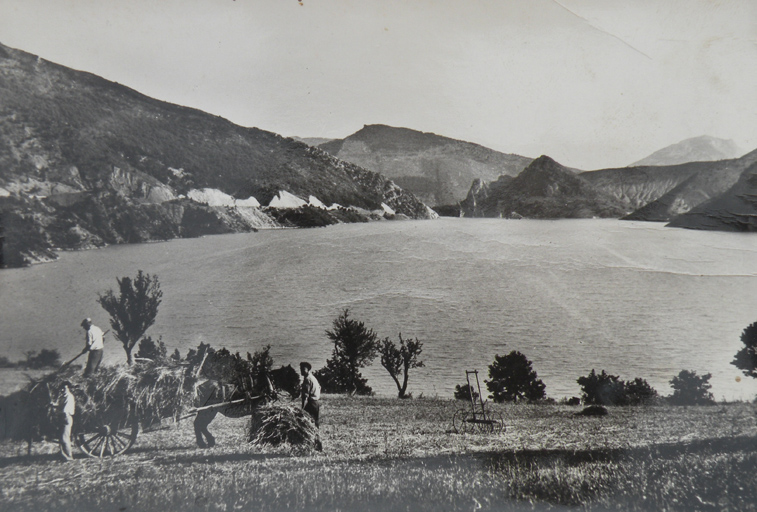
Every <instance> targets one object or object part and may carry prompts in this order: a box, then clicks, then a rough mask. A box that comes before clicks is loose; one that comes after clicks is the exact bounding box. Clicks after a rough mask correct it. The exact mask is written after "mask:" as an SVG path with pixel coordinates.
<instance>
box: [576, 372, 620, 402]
mask: <svg viewBox="0 0 757 512" xmlns="http://www.w3.org/2000/svg"><path fill="white" fill-rule="evenodd" d="M576 382H578V385H579V386H581V390H582V391H583V395H582V396H581V398H582V399H583V401H584V403H585V404H589V405H620V404H623V403H624V402H625V400H626V391H625V383H624V382H623V381H622V380H620V377H618V376H617V375H610V374H608V373H606V372H605V371H604V370H602V373H600V374H597V373H596V372H595V371H594V370H593V369H592V370H591V373H590V374H589V375H587V376H585V377H579V378H578V379H577V380H576Z"/></svg>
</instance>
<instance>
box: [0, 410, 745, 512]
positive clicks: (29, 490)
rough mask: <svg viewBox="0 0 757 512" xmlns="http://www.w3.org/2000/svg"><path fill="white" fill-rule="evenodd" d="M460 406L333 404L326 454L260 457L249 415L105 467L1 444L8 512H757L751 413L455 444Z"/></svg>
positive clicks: (529, 427) (515, 413) (325, 427)
mask: <svg viewBox="0 0 757 512" xmlns="http://www.w3.org/2000/svg"><path fill="white" fill-rule="evenodd" d="M462 405H464V404H463V403H461V402H455V401H452V400H437V399H416V400H396V399H382V398H373V397H361V398H357V397H355V398H348V397H334V396H326V397H325V398H324V401H323V406H322V414H323V416H322V425H321V434H322V441H323V446H324V450H323V452H312V453H311V452H304V453H303V452H300V451H298V450H292V449H289V448H275V449H274V448H263V449H261V448H257V447H254V446H251V445H249V444H248V443H247V442H246V433H245V430H246V427H247V424H248V421H249V419H247V418H241V419H228V418H221V417H219V418H218V419H217V420H216V421H215V422H213V424H211V431H213V432H214V433H215V434H216V436H217V440H218V444H217V445H216V446H215V447H214V448H210V449H200V448H197V447H196V446H195V443H194V435H193V432H192V423H191V420H185V421H183V422H181V423H179V424H178V426H174V427H171V428H170V429H167V430H161V431H155V432H147V433H140V435H139V437H138V439H137V443H136V444H135V445H134V446H133V447H132V448H131V450H130V451H128V452H127V453H125V454H124V455H121V456H119V457H116V458H112V459H104V460H99V459H89V458H84V457H83V456H78V457H77V459H76V460H75V461H73V462H68V463H65V462H60V461H59V460H58V456H57V444H53V443H36V444H35V445H34V447H33V453H32V455H31V456H27V455H26V446H25V445H24V444H16V443H6V444H2V445H0V510H114V511H115V510H118V511H126V510H160V511H173V510H182V511H184V510H256V511H257V510H291V509H295V510H297V509H299V510H303V509H304V510H344V511H352V510H361V511H368V510H386V511H389V510H392V511H394V510H435V511H437V510H521V509H523V510H564V509H568V508H570V509H574V508H578V509H584V510H682V511H683V510H686V511H689V510H739V511H741V510H757V425H756V421H755V406H754V405H753V404H746V403H742V404H728V405H716V406H707V407H670V406H654V407H617V408H610V414H609V415H608V416H604V417H584V416H576V415H575V413H576V412H577V411H579V410H580V408H578V407H570V406H563V405H540V406H529V405H517V406H514V405H501V406H499V405H494V406H493V408H494V409H495V410H497V411H500V412H501V413H502V414H503V416H504V418H505V424H506V430H505V431H504V432H503V433H500V434H456V433H454V432H453V430H452V416H453V414H454V412H455V410H456V409H458V408H459V407H461V406H462Z"/></svg>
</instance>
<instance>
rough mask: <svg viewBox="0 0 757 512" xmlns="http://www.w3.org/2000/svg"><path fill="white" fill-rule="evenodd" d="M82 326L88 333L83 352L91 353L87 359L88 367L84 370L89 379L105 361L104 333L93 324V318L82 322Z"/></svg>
mask: <svg viewBox="0 0 757 512" xmlns="http://www.w3.org/2000/svg"><path fill="white" fill-rule="evenodd" d="M81 326H82V327H83V328H84V330H85V331H86V332H87V335H86V340H85V342H86V346H85V347H84V350H83V351H82V352H89V357H88V358H87V367H86V368H85V369H84V376H85V377H87V376H89V375H92V374H93V373H95V371H96V370H97V368H98V367H99V366H100V361H102V359H103V347H104V346H103V331H102V329H100V328H99V327H97V326H96V325H94V324H92V319H91V318H85V319H84V320H82V323H81Z"/></svg>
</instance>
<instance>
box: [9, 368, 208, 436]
mask: <svg viewBox="0 0 757 512" xmlns="http://www.w3.org/2000/svg"><path fill="white" fill-rule="evenodd" d="M64 381H69V382H70V383H71V391H72V393H73V395H74V397H75V399H76V416H75V419H74V422H75V425H76V427H77V429H79V430H83V431H86V430H88V429H91V428H95V427H97V426H99V425H100V424H102V423H103V422H105V423H108V424H111V425H112V424H116V423H118V424H121V425H125V424H129V423H130V422H133V421H139V423H140V425H141V426H142V428H147V427H149V426H151V425H153V424H155V423H157V422H160V421H162V420H164V419H168V418H178V416H180V414H181V412H182V411H183V410H184V409H185V408H187V407H191V402H192V399H193V397H194V391H195V384H196V378H194V375H193V372H192V371H191V369H190V367H188V366H187V365H186V364H179V363H173V362H162V363H155V362H152V361H147V362H143V363H137V364H134V365H132V366H121V365H119V366H110V367H107V366H106V367H100V369H99V370H98V371H97V372H96V373H95V374H94V375H92V376H90V377H83V376H81V370H80V369H77V368H72V367H67V368H63V369H61V370H59V371H57V372H53V373H49V374H47V375H44V376H43V377H41V378H40V379H38V380H32V381H31V382H30V383H29V384H28V385H27V386H26V387H25V388H24V389H23V390H22V391H20V392H17V393H14V396H13V398H14V409H13V421H12V423H13V425H12V426H10V425H9V426H8V428H6V429H0V434H2V437H4V438H7V439H15V440H26V439H29V438H30V437H31V438H33V439H38V438H41V437H56V436H57V431H58V429H59V423H60V421H59V416H58V409H57V408H56V407H54V406H53V403H54V402H56V401H57V400H58V396H59V395H58V390H59V389H60V388H61V385H62V383H63V382H64ZM8 398H11V397H8Z"/></svg>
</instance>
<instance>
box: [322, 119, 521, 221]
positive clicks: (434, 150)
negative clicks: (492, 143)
mask: <svg viewBox="0 0 757 512" xmlns="http://www.w3.org/2000/svg"><path fill="white" fill-rule="evenodd" d="M318 147H319V148H320V149H322V150H324V151H326V152H328V153H329V154H331V155H334V156H336V157H337V158H339V159H340V160H345V161H347V162H351V163H353V164H356V165H359V166H361V167H364V168H366V169H370V170H372V171H375V172H380V173H381V174H383V175H385V176H388V177H389V178H391V179H392V180H393V181H394V182H395V183H397V184H398V185H399V186H401V187H402V188H403V189H405V190H407V191H409V192H412V193H413V194H414V195H416V196H417V197H418V198H420V199H421V200H422V201H424V202H426V203H428V204H433V205H437V206H438V205H450V204H457V202H458V201H460V200H461V199H463V198H464V197H465V195H466V194H467V192H468V189H469V188H470V184H471V183H472V182H473V180H475V179H477V178H481V179H483V180H485V181H491V180H496V179H497V177H498V176H499V175H501V174H508V175H510V176H515V175H517V174H518V173H520V171H522V170H523V168H524V167H526V166H527V165H528V164H529V163H531V158H527V157H524V156H519V155H513V154H507V153H501V152H499V151H495V150H493V149H489V148H486V147H484V146H481V145H479V144H475V143H472V142H466V141H462V140H456V139H452V138H449V137H444V136H441V135H437V134H435V133H429V132H422V131H418V130H413V129H410V128H398V127H394V126H388V125H385V124H367V125H364V126H363V128H361V129H360V130H358V131H357V132H355V133H353V134H352V135H350V136H348V137H345V138H344V139H336V140H333V141H331V142H327V143H325V144H321V145H319V146H318Z"/></svg>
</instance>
